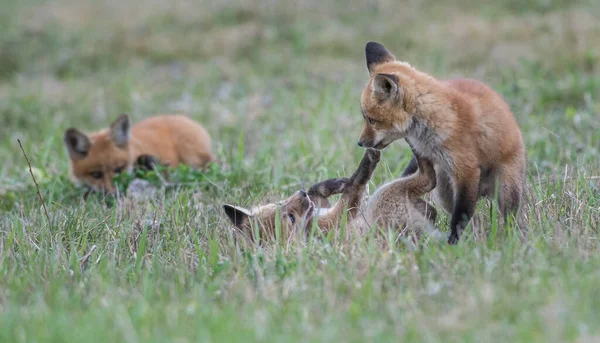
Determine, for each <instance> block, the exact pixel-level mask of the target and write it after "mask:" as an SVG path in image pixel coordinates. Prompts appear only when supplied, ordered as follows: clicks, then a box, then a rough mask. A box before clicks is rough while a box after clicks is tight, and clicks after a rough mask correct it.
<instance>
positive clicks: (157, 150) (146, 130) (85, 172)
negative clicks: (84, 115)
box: [64, 115, 215, 193]
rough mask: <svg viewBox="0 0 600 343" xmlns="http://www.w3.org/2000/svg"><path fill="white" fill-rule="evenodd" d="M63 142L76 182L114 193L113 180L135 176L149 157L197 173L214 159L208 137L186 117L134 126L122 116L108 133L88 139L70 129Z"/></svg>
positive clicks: (159, 118) (166, 117)
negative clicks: (140, 159)
mask: <svg viewBox="0 0 600 343" xmlns="http://www.w3.org/2000/svg"><path fill="white" fill-rule="evenodd" d="M64 142H65V146H66V148H67V151H68V153H69V159H70V170H71V176H72V178H73V179H74V181H76V182H82V183H84V184H85V185H87V186H89V187H92V188H93V189H95V190H99V191H106V192H111V193H112V192H114V191H115V187H114V185H113V178H114V176H115V174H117V173H118V172H121V171H131V170H132V168H133V165H134V164H135V162H136V160H137V158H138V157H139V156H141V155H150V156H152V157H154V158H157V159H158V160H159V162H160V163H161V164H165V165H171V166H176V165H178V164H180V163H182V164H187V165H190V166H192V167H194V168H202V167H204V166H206V165H207V164H208V163H209V162H211V161H214V159H215V158H214V155H213V154H212V152H211V140H210V136H209V135H208V132H207V131H206V130H205V129H204V127H202V125H200V124H199V123H197V122H195V121H193V120H192V119H190V118H188V117H186V116H183V115H160V116H154V117H150V118H147V119H144V120H142V121H140V122H138V123H136V124H134V125H133V126H130V124H129V118H128V117H127V116H126V115H121V116H120V117H119V118H118V119H117V120H116V121H115V122H113V123H112V124H111V126H110V128H108V129H104V130H101V131H98V132H95V133H91V134H89V135H87V134H84V133H82V132H80V131H79V130H77V129H73V128H71V129H68V130H67V131H66V132H65V136H64ZM98 176H100V177H98Z"/></svg>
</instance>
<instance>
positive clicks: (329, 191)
mask: <svg viewBox="0 0 600 343" xmlns="http://www.w3.org/2000/svg"><path fill="white" fill-rule="evenodd" d="M349 182H350V180H349V179H348V178H336V179H329V180H325V181H323V182H319V183H317V184H314V185H313V186H312V187H310V189H309V190H308V196H309V197H311V198H312V197H323V198H329V197H330V196H332V195H334V194H340V193H343V192H344V190H345V189H346V186H348V183H349Z"/></svg>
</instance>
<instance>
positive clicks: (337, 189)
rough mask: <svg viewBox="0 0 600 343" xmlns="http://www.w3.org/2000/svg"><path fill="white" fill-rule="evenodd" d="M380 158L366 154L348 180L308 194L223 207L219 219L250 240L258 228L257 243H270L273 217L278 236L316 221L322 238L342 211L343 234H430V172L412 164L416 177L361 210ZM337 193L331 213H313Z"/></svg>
mask: <svg viewBox="0 0 600 343" xmlns="http://www.w3.org/2000/svg"><path fill="white" fill-rule="evenodd" d="M379 158H380V152H379V151H377V150H373V149H368V150H367V151H366V152H365V155H364V157H363V159H362V161H361V162H360V165H359V166H358V168H357V170H356V171H355V172H354V174H353V175H352V176H351V177H350V178H336V179H329V180H326V181H323V182H320V183H317V184H315V185H314V186H312V187H311V188H310V189H309V191H308V193H307V192H305V191H299V192H297V193H295V194H294V195H292V196H291V197H290V198H288V199H286V200H284V201H282V202H280V203H277V204H268V205H264V206H261V207H258V208H254V209H250V210H248V209H244V208H241V207H236V206H232V205H223V209H224V210H225V213H226V214H227V216H228V217H229V219H230V220H231V221H232V223H233V224H234V225H235V226H236V227H237V229H238V230H239V231H240V232H241V233H242V234H244V235H245V236H246V237H248V238H252V227H253V226H252V224H253V223H255V224H257V225H258V227H257V228H258V232H259V235H260V238H261V239H265V238H267V239H272V238H274V237H275V221H276V219H277V217H276V216H277V214H279V218H278V219H279V223H280V228H281V231H282V232H284V233H286V234H288V235H289V233H291V232H307V229H310V228H311V227H312V224H313V220H317V223H316V225H317V227H318V228H319V229H320V230H322V231H324V232H327V231H329V230H331V229H333V228H335V227H336V226H337V225H339V223H340V221H341V219H342V217H343V213H344V210H345V209H347V212H346V213H347V220H348V223H349V228H350V229H349V231H352V230H359V231H360V232H365V231H366V230H367V229H369V228H370V227H371V226H373V225H376V226H378V227H384V228H404V227H406V226H409V227H410V228H411V229H412V228H414V229H415V231H416V232H417V233H418V232H419V229H432V228H433V222H435V217H436V212H435V210H434V209H433V207H432V206H431V205H429V204H428V203H426V202H425V201H424V200H423V199H421V197H422V196H423V195H424V194H425V193H427V192H429V191H431V190H432V189H433V188H434V187H435V172H434V170H433V166H432V165H431V164H430V163H429V162H427V161H426V160H422V159H418V170H419V171H418V172H417V173H415V174H413V175H411V176H408V177H405V178H401V179H399V180H395V181H392V182H390V183H388V184H386V185H384V186H382V187H381V188H379V189H378V190H377V191H375V193H374V194H373V195H372V196H371V197H370V199H369V201H368V203H367V205H366V206H364V208H363V209H362V210H361V209H360V204H361V201H362V198H363V196H364V190H365V187H366V185H367V182H368V181H369V180H370V179H371V176H372V174H373V171H374V170H375V167H376V166H377V163H378V162H379ZM339 193H341V194H342V195H341V197H340V199H339V200H338V201H337V202H336V203H335V205H334V206H333V207H332V208H316V207H315V204H314V203H315V202H325V201H326V200H325V199H327V198H328V197H329V196H331V195H334V194H339Z"/></svg>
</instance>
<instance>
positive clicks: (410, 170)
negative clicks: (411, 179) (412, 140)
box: [402, 154, 419, 177]
mask: <svg viewBox="0 0 600 343" xmlns="http://www.w3.org/2000/svg"><path fill="white" fill-rule="evenodd" d="M417 169H419V164H418V163H417V158H416V157H415V155H414V154H413V156H412V157H411V158H410V161H409V162H408V166H406V169H404V172H402V177H405V176H409V175H412V174H414V173H415V172H416V171H417Z"/></svg>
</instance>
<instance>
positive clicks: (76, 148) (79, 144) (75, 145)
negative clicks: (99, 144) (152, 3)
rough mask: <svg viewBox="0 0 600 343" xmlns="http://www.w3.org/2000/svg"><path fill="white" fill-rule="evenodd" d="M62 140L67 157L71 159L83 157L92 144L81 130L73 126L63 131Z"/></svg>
mask: <svg viewBox="0 0 600 343" xmlns="http://www.w3.org/2000/svg"><path fill="white" fill-rule="evenodd" d="M63 141H64V142H65V146H66V147H67V151H68V152H69V157H71V159H73V160H82V159H84V158H85V157H86V156H87V154H88V151H89V150H90V147H91V146H92V143H91V142H90V139H89V138H88V137H87V136H86V135H85V134H84V133H83V132H81V131H79V130H77V129H74V128H70V129H67V131H65V136H64V138H63Z"/></svg>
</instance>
